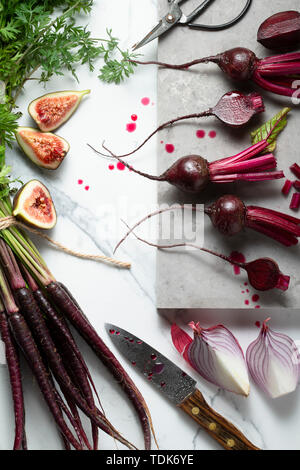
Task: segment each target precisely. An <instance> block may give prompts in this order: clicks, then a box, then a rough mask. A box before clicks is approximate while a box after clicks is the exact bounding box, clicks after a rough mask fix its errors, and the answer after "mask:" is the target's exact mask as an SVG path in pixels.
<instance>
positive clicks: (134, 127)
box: [126, 122, 136, 132]
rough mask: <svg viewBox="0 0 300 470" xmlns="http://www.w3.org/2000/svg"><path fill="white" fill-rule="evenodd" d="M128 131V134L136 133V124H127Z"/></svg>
mask: <svg viewBox="0 0 300 470" xmlns="http://www.w3.org/2000/svg"><path fill="white" fill-rule="evenodd" d="M126 130H127V132H134V131H135V130H136V123H135V122H130V123H129V124H126Z"/></svg>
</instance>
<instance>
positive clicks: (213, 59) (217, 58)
mask: <svg viewBox="0 0 300 470" xmlns="http://www.w3.org/2000/svg"><path fill="white" fill-rule="evenodd" d="M219 61H220V55H216V56H209V57H203V58H202V59H196V60H192V61H191V62H186V63H184V64H178V65H176V64H168V63H166V62H158V61H155V60H151V61H148V62H143V61H141V60H129V62H131V63H133V64H137V65H159V66H160V67H164V68H168V69H174V70H184V69H188V68H190V67H192V66H193V65H198V64H208V63H209V62H213V63H215V64H218V63H219Z"/></svg>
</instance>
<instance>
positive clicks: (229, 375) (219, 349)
mask: <svg viewBox="0 0 300 470" xmlns="http://www.w3.org/2000/svg"><path fill="white" fill-rule="evenodd" d="M190 326H191V327H192V329H193V330H194V340H192V339H191V338H190V337H189V336H188V335H187V334H186V333H185V332H184V331H183V330H181V329H180V328H179V327H178V326H177V325H173V326H172V330H171V333H172V340H173V343H174V346H175V347H176V349H177V350H178V351H179V352H180V353H181V354H182V355H183V357H184V358H185V360H186V361H187V362H188V363H189V364H190V365H191V366H192V367H193V368H194V369H195V370H196V371H197V372H198V373H199V374H200V375H201V376H202V377H203V378H204V379H206V380H207V381H208V382H211V383H213V384H215V385H217V386H218V387H220V388H222V389H224V390H228V391H230V392H234V393H237V394H239V395H244V396H248V395H249V389H250V385H249V379H248V373H247V367H246V362H245V358H244V353H243V351H242V349H241V346H240V345H239V343H238V341H237V339H236V338H235V336H234V335H233V334H232V333H231V332H230V331H229V330H228V329H227V328H226V327H225V326H223V325H217V326H214V327H212V328H208V329H204V328H201V327H200V325H199V323H197V324H195V323H194V322H191V323H190Z"/></svg>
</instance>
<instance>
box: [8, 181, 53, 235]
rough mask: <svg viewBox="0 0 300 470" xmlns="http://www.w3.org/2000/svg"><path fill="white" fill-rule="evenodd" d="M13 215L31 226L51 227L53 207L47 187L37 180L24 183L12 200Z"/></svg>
mask: <svg viewBox="0 0 300 470" xmlns="http://www.w3.org/2000/svg"><path fill="white" fill-rule="evenodd" d="M13 215H14V216H15V217H17V219H19V220H21V221H22V222H25V223H26V224H29V225H31V226H33V227H37V228H43V229H48V230H49V229H51V228H53V227H54V226H55V224H56V212H55V207H54V204H53V201H52V198H51V196H50V193H49V191H48V189H47V188H46V186H45V185H43V183H41V182H40V181H38V180H31V181H28V183H26V184H24V186H22V188H21V189H19V191H18V192H17V194H16V195H15V197H14V201H13Z"/></svg>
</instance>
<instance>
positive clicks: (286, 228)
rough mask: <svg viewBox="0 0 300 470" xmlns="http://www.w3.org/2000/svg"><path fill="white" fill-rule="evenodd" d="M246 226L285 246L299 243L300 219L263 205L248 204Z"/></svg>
mask: <svg viewBox="0 0 300 470" xmlns="http://www.w3.org/2000/svg"><path fill="white" fill-rule="evenodd" d="M299 196H300V195H299ZM245 226H246V227H249V228H251V229H253V230H256V231H257V232H260V233H263V234H264V235H267V236H268V237H270V238H273V239H274V240H277V241H278V242H280V243H281V244H282V245H285V246H293V245H297V243H298V237H300V219H297V218H296V217H291V216H289V215H287V214H282V213H281V212H277V211H273V210H271V209H265V208H263V207H257V206H247V208H246V217H245Z"/></svg>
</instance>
